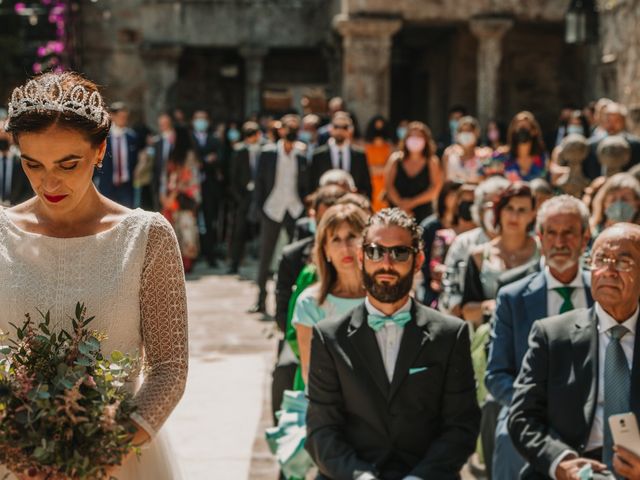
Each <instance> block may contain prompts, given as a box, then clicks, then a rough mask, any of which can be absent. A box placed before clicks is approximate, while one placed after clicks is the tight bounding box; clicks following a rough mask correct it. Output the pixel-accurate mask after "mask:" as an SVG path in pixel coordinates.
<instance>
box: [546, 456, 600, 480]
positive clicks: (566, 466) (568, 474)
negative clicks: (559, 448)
mask: <svg viewBox="0 0 640 480" xmlns="http://www.w3.org/2000/svg"><path fill="white" fill-rule="evenodd" d="M587 464H591V468H592V469H593V471H594V472H602V471H603V470H605V469H606V468H607V466H606V465H605V464H603V463H600V462H596V461H595V460H590V459H588V458H576V457H575V456H574V455H567V457H566V459H565V460H563V461H561V462H560V464H559V465H558V467H557V468H556V480H581V479H580V476H579V475H578V472H579V471H580V469H581V468H582V467H584V466H585V465H587Z"/></svg>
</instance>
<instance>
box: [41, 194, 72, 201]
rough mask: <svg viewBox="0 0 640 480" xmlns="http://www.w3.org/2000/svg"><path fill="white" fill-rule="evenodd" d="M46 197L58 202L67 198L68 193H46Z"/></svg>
mask: <svg viewBox="0 0 640 480" xmlns="http://www.w3.org/2000/svg"><path fill="white" fill-rule="evenodd" d="M44 198H46V199H47V200H48V201H50V202H51V203H58V202H60V201H62V200H64V199H65V198H67V195H47V194H46V193H45V194H44Z"/></svg>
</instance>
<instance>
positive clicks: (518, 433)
mask: <svg viewBox="0 0 640 480" xmlns="http://www.w3.org/2000/svg"><path fill="white" fill-rule="evenodd" d="M590 268H591V293H592V296H593V300H594V302H595V303H594V306H593V307H591V308H589V309H586V308H580V309H577V310H573V311H570V312H567V313H564V314H561V315H558V316H553V317H549V318H545V319H543V320H538V321H536V322H535V323H534V324H533V328H532V331H531V336H530V337H529V350H528V351H527V353H526V355H525V357H524V360H523V362H522V369H521V370H520V374H519V375H518V377H517V379H516V381H515V384H514V389H515V390H514V394H513V401H512V403H511V410H510V414H509V434H510V435H511V439H512V440H513V444H514V445H515V447H516V448H517V449H518V451H520V453H521V454H522V456H523V457H525V459H526V460H527V461H528V462H529V465H528V466H527V467H525V469H523V470H522V472H521V473H520V478H522V479H526V480H533V479H536V480H537V479H548V478H553V479H556V480H574V479H580V478H585V475H588V474H581V473H580V472H581V470H587V471H589V470H590V471H593V472H594V473H593V478H594V479H599V478H613V477H612V474H611V473H610V471H613V470H614V469H615V468H618V469H620V466H621V465H620V464H621V462H623V461H624V456H622V457H621V458H619V459H618V461H617V462H614V458H615V455H614V448H613V447H614V442H613V435H612V433H611V429H610V428H609V421H608V419H609V417H610V416H611V415H615V414H620V413H628V412H633V413H635V415H636V418H640V389H639V388H638V385H639V384H640V337H639V336H638V335H637V332H636V330H637V323H638V298H640V282H639V281H638V279H639V278H640V226H638V225H632V224H629V223H617V224H615V225H613V226H611V227H609V228H607V229H606V230H604V231H603V232H602V233H601V234H600V235H599V236H598V238H597V239H596V241H595V243H594V245H593V249H592V252H591V261H590ZM623 470H624V469H623ZM619 473H620V472H619ZM625 473H627V472H625ZM586 478H591V477H589V476H587V477H586ZM616 478H621V477H616Z"/></svg>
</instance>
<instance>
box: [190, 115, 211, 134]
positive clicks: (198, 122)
mask: <svg viewBox="0 0 640 480" xmlns="http://www.w3.org/2000/svg"><path fill="white" fill-rule="evenodd" d="M193 128H194V129H195V131H196V132H200V133H202V132H206V131H207V130H208V129H209V121H208V120H206V119H204V118H196V119H195V120H194V121H193Z"/></svg>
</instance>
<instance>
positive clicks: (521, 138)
mask: <svg viewBox="0 0 640 480" xmlns="http://www.w3.org/2000/svg"><path fill="white" fill-rule="evenodd" d="M515 140H516V143H529V142H530V141H531V132H530V131H529V130H527V129H526V128H524V127H523V128H519V129H518V130H517V131H516V136H515Z"/></svg>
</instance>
